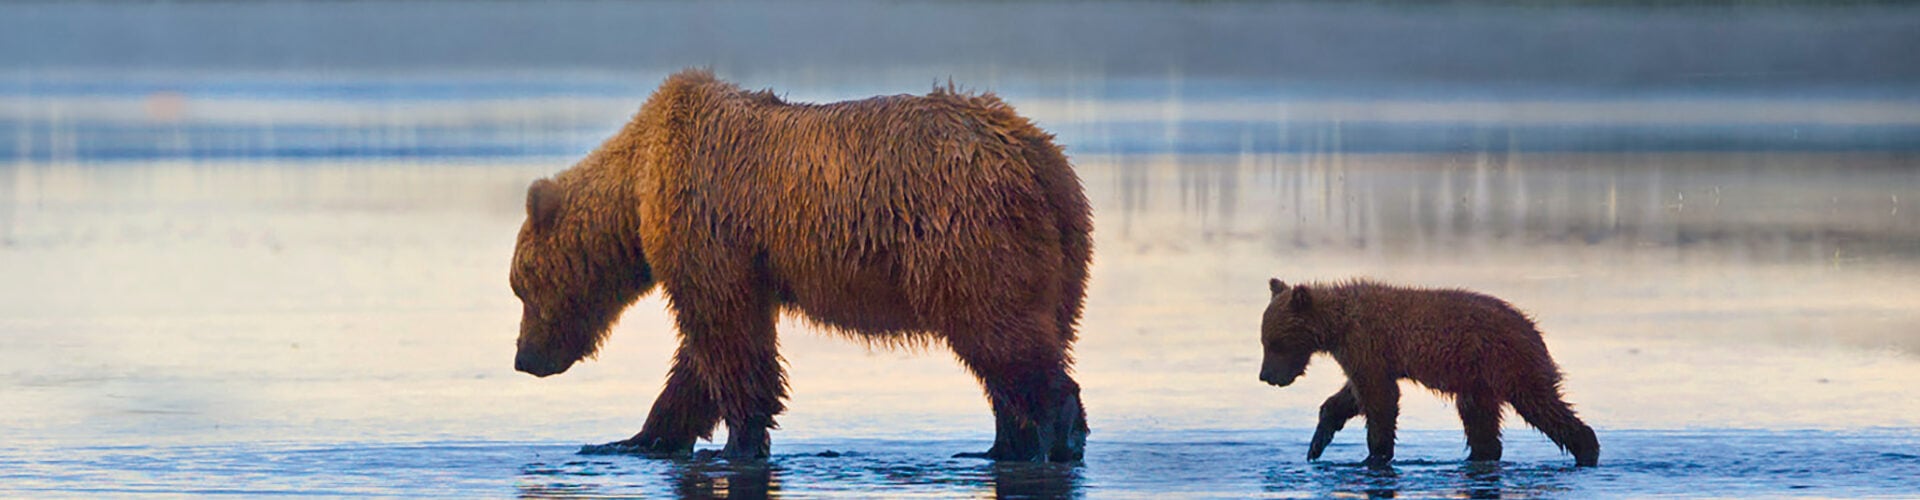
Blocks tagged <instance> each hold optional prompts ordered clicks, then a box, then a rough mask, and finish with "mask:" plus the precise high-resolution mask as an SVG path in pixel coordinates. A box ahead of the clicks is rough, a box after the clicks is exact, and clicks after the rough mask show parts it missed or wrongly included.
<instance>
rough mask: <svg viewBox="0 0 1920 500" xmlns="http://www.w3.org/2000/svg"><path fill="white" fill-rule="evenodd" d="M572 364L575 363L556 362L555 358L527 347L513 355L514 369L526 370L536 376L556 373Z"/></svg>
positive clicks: (565, 369)
mask: <svg viewBox="0 0 1920 500" xmlns="http://www.w3.org/2000/svg"><path fill="white" fill-rule="evenodd" d="M572 366H573V363H555V362H553V358H550V357H547V356H541V355H538V354H535V353H534V352H532V351H528V350H526V349H521V350H520V352H519V353H518V354H515V355H514V356H513V369H514V370H517V371H521V372H526V373H528V374H531V375H533V376H535V377H545V376H548V375H556V374H559V373H561V372H564V371H567V368H570V367H572Z"/></svg>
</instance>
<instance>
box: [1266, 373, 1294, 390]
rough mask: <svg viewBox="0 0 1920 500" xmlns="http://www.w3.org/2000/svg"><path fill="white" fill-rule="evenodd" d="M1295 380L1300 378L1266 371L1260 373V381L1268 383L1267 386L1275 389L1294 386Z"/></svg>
mask: <svg viewBox="0 0 1920 500" xmlns="http://www.w3.org/2000/svg"><path fill="white" fill-rule="evenodd" d="M1295 378H1298V377H1296V376H1294V375H1286V374H1280V373H1274V372H1270V371H1266V370H1261V371H1260V381H1261V382H1266V383H1267V384H1270V385H1272V386H1274V387H1286V386H1287V385H1288V384H1292V383H1293V379H1295Z"/></svg>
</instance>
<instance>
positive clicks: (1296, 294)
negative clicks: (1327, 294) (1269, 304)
mask: <svg viewBox="0 0 1920 500" xmlns="http://www.w3.org/2000/svg"><path fill="white" fill-rule="evenodd" d="M1312 295H1313V294H1310V293H1307V287H1305V286H1296V287H1293V298H1292V299H1288V300H1287V308H1288V309H1292V310H1294V311H1296V312H1305V311H1306V310H1308V309H1312V308H1313V296H1312Z"/></svg>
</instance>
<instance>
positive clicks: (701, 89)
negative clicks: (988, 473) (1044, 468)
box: [511, 70, 1093, 461]
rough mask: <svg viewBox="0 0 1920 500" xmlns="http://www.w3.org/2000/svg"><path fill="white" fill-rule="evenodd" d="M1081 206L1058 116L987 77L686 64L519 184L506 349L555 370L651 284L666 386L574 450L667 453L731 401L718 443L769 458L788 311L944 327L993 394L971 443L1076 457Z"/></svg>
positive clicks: (835, 324) (847, 321)
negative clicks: (750, 83)
mask: <svg viewBox="0 0 1920 500" xmlns="http://www.w3.org/2000/svg"><path fill="white" fill-rule="evenodd" d="M1092 228H1093V223H1092V221H1091V216H1090V214H1089V211H1088V208H1087V200H1086V195H1085V194H1084V193H1083V192H1082V191H1081V188H1080V180H1079V178H1078V177H1076V176H1075V175H1074V173H1073V170H1072V166H1071V165H1069V164H1068V163H1067V159H1066V157H1065V155H1063V154H1062V153H1061V151H1060V148H1059V147H1058V146H1056V145H1054V144H1053V142H1052V136H1051V135H1049V134H1047V133H1045V132H1043V131H1041V130H1040V129H1038V128H1036V127H1035V126H1034V125H1033V124H1032V123H1031V122H1029V121H1027V119H1025V118H1022V117H1020V116H1019V115H1017V114H1015V113H1014V110H1013V108H1012V107H1011V106H1008V105H1007V104H1006V103H1004V102H1002V101H1000V99H998V98H996V97H994V96H993V95H991V94H988V95H969V94H964V93H959V92H955V91H954V90H952V89H951V88H948V89H935V90H934V91H933V92H932V93H930V94H927V95H925V96H911V95H894V96H883V97H875V98H871V99H865V100H859V101H848V102H838V103H832V104H801V103H788V102H783V101H781V100H780V98H778V97H776V96H774V95H773V94H772V93H771V92H767V91H760V92H748V91H743V90H741V89H740V88H739V87H738V86H735V85H733V84H730V83H726V82H723V81H720V80H717V79H715V78H714V77H713V75H712V74H711V73H708V72H705V71H694V70H689V71H683V72H681V73H678V74H675V75H673V76H670V77H668V78H667V79H666V82H665V83H663V84H661V86H660V89H659V90H658V91H656V92H654V94H653V95H652V96H651V97H649V98H648V99H647V101H646V103H645V104H642V105H641V107H640V111H639V113H638V114H637V115H636V116H635V117H634V118H633V120H632V121H631V122H629V123H628V124H627V125H626V127H625V128H623V129H621V130H620V132H619V133H617V134H615V135H614V136H613V137H612V138H611V139H608V140H607V141H606V143H604V144H602V145H601V146H600V148H599V149H598V150H595V151H594V152H593V153H592V154H589V155H588V156H587V157H586V159H584V160H581V161H580V162H579V163H578V164H576V165H574V166H573V167H572V168H569V169H567V170H566V171H563V172H561V173H559V174H558V175H556V176H554V177H553V178H552V179H550V180H549V179H542V180H539V181H535V182H534V183H533V186H532V187H530V188H529V189H528V191H527V221H526V223H525V224H524V225H523V226H522V227H521V229H520V236H519V242H518V244H517V246H516V247H515V249H514V258H513V269H512V273H511V274H512V276H511V281H512V285H513V291H514V293H515V294H516V295H518V296H519V297H520V299H521V302H522V304H523V305H524V313H523V316H522V317H521V321H520V340H519V353H518V355H517V357H516V359H515V360H514V367H515V368H516V369H518V370H520V371H523V372H527V373H531V374H534V375H537V376H542V377H544V376H548V375H553V374H556V373H560V372H563V371H566V369H567V368H568V367H569V366H571V365H572V364H573V363H574V362H576V361H579V360H580V359H581V358H583V357H586V356H590V355H592V354H593V353H594V352H595V351H596V350H597V349H598V348H599V346H600V343H601V341H602V340H603V339H604V338H605V337H606V334H607V331H608V328H610V327H611V326H612V324H613V322H614V320H615V319H616V318H617V317H618V316H619V314H620V312H621V310H623V309H625V308H626V307H627V306H628V305H630V304H632V303H633V302H634V301H635V300H637V299H639V298H640V297H641V296H643V295H645V294H647V293H648V292H650V291H651V290H653V289H654V288H655V285H656V284H657V285H658V287H659V288H662V289H664V290H665V292H666V294H667V299H668V303H669V305H670V307H671V309H672V310H673V312H674V316H675V319H676V323H677V324H678V326H679V339H680V347H679V350H678V351H677V352H676V353H675V354H674V361H673V367H672V369H671V371H670V373H669V375H668V378H667V384H666V388H665V390H663V391H662V392H661V394H660V397H659V399H658V400H656V401H655V402H654V405H653V410H652V413H651V414H649V415H648V416H647V421H646V424H645V425H644V426H643V427H642V428H641V430H640V432H639V433H638V434H636V435H634V436H633V437H632V438H629V439H626V440H623V441H618V442H613V443H608V444H605V445H599V446H589V447H586V448H585V449H583V450H582V451H583V452H614V453H639V454H650V455H684V454H686V453H688V452H689V451H690V450H691V449H692V447H693V444H694V442H695V441H696V440H698V439H706V438H708V437H710V436H711V435H712V433H713V429H714V427H715V426H716V425H717V424H718V423H719V422H721V421H725V422H726V424H727V429H728V439H727V445H726V448H724V449H723V450H722V451H721V454H722V455H723V456H725V457H728V458H752V457H764V456H766V455H767V451H768V440H769V438H768V435H767V431H768V429H769V428H772V427H774V425H775V424H774V416H775V415H778V414H779V413H780V412H781V411H782V410H783V409H784V404H783V402H782V400H783V399H785V398H786V375H785V373H784V372H783V371H782V367H781V360H780V356H779V353H778V352H777V347H778V346H777V343H776V342H775V333H774V322H775V316H776V315H778V314H781V313H782V312H788V313H797V314H799V315H801V316H803V317H806V318H808V319H810V320H812V321H813V322H814V323H815V324H818V325H822V326H825V327H829V328H832V329H834V330H837V331H840V332H843V333H845V334H846V335H848V336H851V337H855V338H859V339H863V340H866V341H867V342H870V343H874V344H881V345H893V344H918V343H926V342H945V343H946V344H947V345H948V346H950V347H952V349H953V352H954V354H956V355H957V356H958V357H959V359H960V360H961V362H963V363H964V364H966V366H967V368H969V369H971V370H972V371H973V373H974V375H975V376H977V377H978V378H979V379H980V381H981V382H982V383H983V384H984V385H985V387H986V393H987V396H988V398H989V399H990V400H991V401H992V404H993V411H994V417H995V422H996V429H995V430H996V432H995V438H994V444H993V447H992V448H991V449H990V450H988V451H987V453H985V454H979V455H982V456H986V457H990V458H994V459H1002V460H1055V461H1065V460H1075V459H1078V458H1079V457H1080V455H1081V451H1082V448H1083V447H1084V443H1085V436H1086V433H1087V426H1086V415H1085V410H1084V409H1083V407H1082V405H1081V404H1080V397H1079V393H1080V387H1079V385H1078V384H1077V383H1075V382H1074V381H1073V379H1072V378H1071V377H1070V376H1068V374H1067V371H1068V369H1069V367H1070V366H1071V364H1072V358H1071V356H1070V355H1069V352H1068V351H1069V348H1070V347H1071V346H1072V344H1073V341H1074V326H1075V323H1076V322H1077V321H1078V320H1079V316H1080V306H1081V302H1082V299H1083V296H1084V295H1085V289H1086V280H1087V265H1088V261H1089V259H1090V257H1091V253H1092V243H1091V239H1090V238H1089V233H1090V232H1091V231H1092Z"/></svg>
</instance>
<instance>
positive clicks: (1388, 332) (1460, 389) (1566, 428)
mask: <svg viewBox="0 0 1920 500" xmlns="http://www.w3.org/2000/svg"><path fill="white" fill-rule="evenodd" d="M1267 284H1268V288H1269V290H1270V291H1272V292H1273V297H1272V299H1271V300H1270V301H1269V302H1268V303H1267V311H1266V316H1265V317H1264V318H1262V320H1261V323H1260V343H1261V344H1263V345H1264V346H1265V348H1266V358H1265V360H1264V361H1263V362H1262V363H1261V366H1260V380H1261V381H1263V382H1266V383H1269V384H1273V385H1275V386H1279V387H1285V386H1286V385H1287V384H1291V383H1293V380H1294V379H1296V378H1299V377H1300V375H1301V374H1303V373H1306V371H1307V361H1308V360H1309V359H1311V358H1312V357H1313V354H1314V353H1321V352H1324V353H1328V354H1331V355H1333V359H1334V361H1337V362H1339V363H1340V368H1341V369H1342V370H1345V371H1346V372H1347V385H1346V387H1343V388H1341V389H1340V392H1336V393H1334V394H1333V396H1332V397H1329V398H1327V401H1326V403H1324V404H1322V405H1321V406H1320V425H1319V427H1318V428H1317V429H1315V430H1314V432H1313V442H1312V444H1310V445H1309V446H1308V449H1307V460H1317V459H1319V458H1320V452H1321V451H1323V450H1325V449H1326V447H1327V444H1329V443H1331V442H1333V434H1334V433H1335V432H1338V431H1339V430H1340V429H1341V428H1342V427H1345V426H1346V425H1347V420H1350V419H1352V418H1353V417H1355V416H1357V415H1366V417H1367V450H1368V453H1367V460H1366V464H1367V465H1369V466H1374V467H1384V466H1386V465H1387V464H1388V463H1389V462H1391V461H1392V460H1393V439H1394V436H1393V434H1394V420H1395V419H1396V418H1398V417H1399V414H1400V385H1399V380H1400V379H1403V378H1404V379H1412V380H1413V381H1414V382H1418V383H1420V384H1421V385H1424V386H1426V387H1427V388H1429V389H1432V390H1434V391H1436V392H1440V393H1444V394H1451V395H1453V396H1454V398H1455V402H1454V404H1455V406H1456V407H1457V408H1458V409H1459V411H1460V421H1461V423H1462V424H1464V425H1465V427H1466V431H1467V446H1468V447H1469V448H1470V449H1471V450H1472V451H1471V454H1470V455H1469V456H1468V460H1474V461H1482V460H1499V459H1500V412H1501V405H1503V404H1510V405H1513V409H1514V411H1515V412H1517V413H1519V414H1520V418H1522V419H1525V420H1526V421H1527V424H1528V425H1531V426H1533V427H1534V428H1535V429H1539V430H1540V432H1542V433H1545V434H1546V435H1547V437H1548V438H1550V439H1552V440H1553V442H1554V444H1557V445H1559V446H1560V448H1561V449H1563V450H1566V451H1569V452H1572V453H1573V458H1574V463H1576V464H1578V465H1580V466H1593V465H1598V464H1599V462H1600V442H1599V441H1598V440H1597V439H1595V438H1594V435H1593V429H1592V428H1590V427H1587V424H1586V423H1584V422H1581V421H1580V418H1579V417H1576V416H1574V414H1573V409H1572V408H1569V407H1568V406H1567V403H1566V401H1564V400H1562V399H1561V395H1560V368H1559V366H1557V365H1555V364H1554V363H1553V358H1552V357H1551V356H1548V354H1547V344H1546V343H1545V342H1542V341H1541V340H1540V331H1539V330H1537V329H1535V328H1534V325H1533V320H1531V319H1528V318H1527V316H1526V314H1524V313H1521V312H1520V311H1518V310H1515V309H1514V308H1513V306H1511V305H1508V304H1507V303H1506V301H1503V300H1500V299H1497V298H1493V297H1489V296H1486V295H1482V294H1478V293H1474V292H1469V291H1465V290H1423V289H1414V288H1404V287H1397V286H1390V285H1383V284H1378V283H1372V282H1367V281H1358V280H1356V281H1350V282H1347V283H1342V284H1337V285H1320V284H1317V283H1316V284H1312V285H1298V286H1291V287H1289V286H1287V284H1286V283H1283V282H1281V281H1280V280H1278V279H1274V280H1269V281H1268V282H1267Z"/></svg>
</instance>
